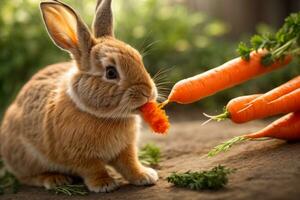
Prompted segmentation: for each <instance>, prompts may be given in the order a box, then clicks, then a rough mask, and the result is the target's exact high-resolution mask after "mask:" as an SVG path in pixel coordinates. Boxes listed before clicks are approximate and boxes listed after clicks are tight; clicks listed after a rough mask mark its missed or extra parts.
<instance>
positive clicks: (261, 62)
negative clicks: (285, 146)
mask: <svg viewBox="0 0 300 200" xmlns="http://www.w3.org/2000/svg"><path fill="white" fill-rule="evenodd" d="M299 41H300V12H299V13H295V14H291V15H290V16H289V17H288V18H287V19H286V20H285V23H284V25H283V26H282V28H281V29H280V30H279V31H278V32H277V33H276V34H274V35H272V34H269V35H263V36H260V35H255V36H254V37H253V38H252V39H251V47H248V46H247V45H245V44H244V43H241V44H240V46H239V48H238V51H239V53H240V57H238V58H236V59H233V60H231V61H229V62H227V63H225V64H223V65H221V66H219V67H217V68H214V69H212V70H209V71H207V72H204V73H202V74H199V75H197V76H194V77H191V78H188V79H184V80H182V81H180V82H178V83H177V84H175V86H174V87H173V89H172V91H171V93H170V95H169V97H168V100H166V101H165V102H164V103H162V106H165V105H166V104H168V103H170V102H176V103H180V104H188V103H193V102H195V101H199V100H200V99H203V98H205V97H207V96H210V95H213V94H215V93H217V92H219V91H222V90H224V89H227V88H230V87H233V86H235V85H238V84H241V83H243V82H245V81H248V80H250V79H252V78H254V77H257V76H259V75H263V74H266V73H269V72H271V71H273V70H276V69H279V68H281V67H283V66H285V65H287V64H289V63H290V62H291V61H292V59H293V58H294V57H297V56H298V57H299V55H300V54H299V52H300V42H299ZM299 100H300V76H299V77H296V78H294V79H293V80H291V81H289V82H288V83H286V84H283V85H282V86H279V87H278V88H275V89H274V90H272V91H270V92H268V93H266V94H263V95H250V96H244V97H238V98H236V99H233V100H232V101H230V102H229V103H228V105H227V106H226V111H225V112H224V113H222V114H221V115H218V116H208V115H207V116H208V117H209V118H210V120H217V121H221V120H224V119H228V118H230V119H231V120H232V121H233V122H236V123H245V122H248V121H251V120H255V119H262V118H266V117H269V116H274V115H278V114H287V115H286V116H284V117H282V118H280V119H278V120H277V121H275V122H273V123H272V124H270V125H269V126H267V127H266V128H264V129H263V130H261V131H259V132H256V133H252V134H248V135H244V136H240V137H236V138H234V139H232V140H230V141H228V142H225V143H223V144H222V145H220V146H218V147H216V148H215V149H214V150H213V151H212V152H210V154H209V155H214V154H216V153H218V152H220V151H225V150H228V148H230V147H231V146H232V145H233V144H235V143H238V142H241V141H245V140H249V139H253V138H261V137H273V138H278V139H284V140H300V103H298V101H299ZM288 113H289V114H288Z"/></svg>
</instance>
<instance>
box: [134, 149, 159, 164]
mask: <svg viewBox="0 0 300 200" xmlns="http://www.w3.org/2000/svg"><path fill="white" fill-rule="evenodd" d="M160 159H161V152H160V148H159V147H157V146H156V145H154V144H146V145H145V146H144V147H143V148H142V149H141V150H140V152H139V160H140V161H141V163H143V164H145V165H158V163H159V162H160Z"/></svg>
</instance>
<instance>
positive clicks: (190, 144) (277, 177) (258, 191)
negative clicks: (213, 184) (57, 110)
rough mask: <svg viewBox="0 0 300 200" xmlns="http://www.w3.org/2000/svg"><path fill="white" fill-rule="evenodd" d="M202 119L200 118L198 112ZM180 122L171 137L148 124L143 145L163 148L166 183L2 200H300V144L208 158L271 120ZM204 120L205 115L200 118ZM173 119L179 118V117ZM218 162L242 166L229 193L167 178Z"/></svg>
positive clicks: (29, 191) (33, 192)
mask: <svg viewBox="0 0 300 200" xmlns="http://www.w3.org/2000/svg"><path fill="white" fill-rule="evenodd" d="M198 115H199V114H198ZM192 116H193V115H189V118H191V119H188V120H187V119H180V118H179V117H177V118H176V116H174V118H176V121H174V122H173V123H172V128H171V130H170V133H169V134H168V135H167V136H162V135H156V134H153V133H151V132H150V131H149V130H148V129H147V128H146V126H144V127H145V128H144V129H143V133H142V135H141V139H140V146H142V145H143V144H145V143H148V142H153V143H155V144H157V145H158V146H160V147H161V149H162V152H163V160H162V162H161V163H160V165H159V166H158V168H157V170H158V172H159V175H160V180H159V181H158V183H157V185H155V186H151V187H136V186H131V185H129V184H128V183H126V182H125V181H124V180H122V179H119V181H120V182H122V186H121V188H120V189H119V190H117V191H115V192H113V193H108V194H90V195H88V196H84V197H80V196H72V197H68V196H63V195H55V194H52V193H49V192H47V191H45V190H44V189H41V188H34V187H27V186H22V187H21V189H20V191H19V193H17V194H9V195H4V196H0V199H1V200H2V199H3V200H13V199H20V200H64V199H74V200H79V199H86V200H90V199H91V200H92V199H93V200H94V199H103V200H111V199H125V200H129V199H134V200H139V199H155V200H157V199H175V200H177V199H178V200H183V199H189V200H190V199H203V200H206V199H208V200H213V199H222V200H226V199H230V200H234V199H249V200H253V199H255V200H260V199H261V200H269V199H272V200H276V199H278V200H292V199H295V200H299V199H300V143H286V142H284V141H280V140H267V141H255V142H253V141H252V142H248V143H244V144H240V145H237V146H235V147H233V148H232V149H231V151H229V152H227V153H223V154H219V155H218V156H216V157H214V158H207V157H206V156H205V155H206V153H207V152H208V151H209V150H210V149H211V148H212V147H214V146H215V145H217V144H219V143H220V142H222V141H225V140H227V139H230V138H232V137H234V136H237V135H241V134H243V133H249V132H251V131H256V130H259V129H260V128H262V127H264V126H265V125H266V124H267V122H264V121H259V122H254V123H247V124H244V125H236V124H232V123H230V122H220V123H216V122H212V123H209V124H207V125H206V126H201V123H202V121H201V119H197V117H192ZM198 117H199V116H198ZM174 118H173V119H174ZM218 164H222V165H225V166H227V167H231V168H236V169H237V171H236V173H235V174H232V175H230V181H229V183H228V185H227V186H226V188H225V189H222V190H219V191H191V190H188V189H182V188H176V187H174V186H172V185H171V184H169V183H168V182H167V181H166V180H165V178H166V177H167V176H168V175H169V174H170V173H171V172H175V171H179V172H185V171H188V170H191V171H196V170H205V169H210V168H212V167H214V166H216V165H218Z"/></svg>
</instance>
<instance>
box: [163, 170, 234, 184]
mask: <svg viewBox="0 0 300 200" xmlns="http://www.w3.org/2000/svg"><path fill="white" fill-rule="evenodd" d="M234 171H235V170H234V169H229V168H226V167H224V166H222V165H219V166H217V167H214V168H213V169H211V170H209V171H202V172H190V171H188V172H185V173H172V174H171V175H170V176H169V177H167V181H168V182H169V183H173V184H174V185H175V186H178V187H184V188H189V189H192V190H204V189H208V190H218V189H221V188H223V187H224V186H225V185H226V184H227V183H228V175H229V174H231V173H233V172H234Z"/></svg>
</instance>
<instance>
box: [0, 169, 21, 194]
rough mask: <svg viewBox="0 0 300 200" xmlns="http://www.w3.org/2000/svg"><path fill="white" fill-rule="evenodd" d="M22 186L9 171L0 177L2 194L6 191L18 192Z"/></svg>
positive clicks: (0, 191)
mask: <svg viewBox="0 0 300 200" xmlns="http://www.w3.org/2000/svg"><path fill="white" fill-rule="evenodd" d="M19 187H20V183H19V181H18V180H17V179H16V178H15V177H14V176H13V175H12V174H10V173H9V172H5V174H4V176H3V177H1V178H0V195H3V194H4V193H7V192H9V193H14V194H15V193H17V192H18V190H19Z"/></svg>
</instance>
